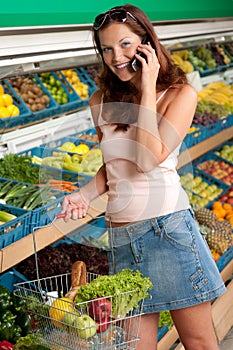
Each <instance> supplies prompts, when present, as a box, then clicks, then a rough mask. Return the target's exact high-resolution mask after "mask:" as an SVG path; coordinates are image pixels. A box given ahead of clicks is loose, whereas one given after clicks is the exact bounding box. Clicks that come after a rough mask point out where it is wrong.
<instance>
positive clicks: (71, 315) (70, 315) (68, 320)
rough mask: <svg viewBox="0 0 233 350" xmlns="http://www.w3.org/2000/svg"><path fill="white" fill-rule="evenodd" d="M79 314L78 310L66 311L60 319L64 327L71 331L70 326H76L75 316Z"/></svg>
mask: <svg viewBox="0 0 233 350" xmlns="http://www.w3.org/2000/svg"><path fill="white" fill-rule="evenodd" d="M79 316H80V313H79V312H67V313H66V314H65V315H64V316H63V317H62V319H61V321H62V322H63V323H64V325H63V326H64V328H65V329H67V330H68V331H71V330H72V327H76V322H77V317H79Z"/></svg>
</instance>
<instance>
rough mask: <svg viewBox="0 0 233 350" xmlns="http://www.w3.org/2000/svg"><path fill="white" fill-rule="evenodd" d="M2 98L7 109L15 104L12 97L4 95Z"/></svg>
mask: <svg viewBox="0 0 233 350" xmlns="http://www.w3.org/2000/svg"><path fill="white" fill-rule="evenodd" d="M1 96H2V98H3V101H4V105H5V107H7V106H9V105H12V104H13V98H12V97H11V95H8V94H3V95H1Z"/></svg>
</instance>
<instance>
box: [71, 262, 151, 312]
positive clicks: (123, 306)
mask: <svg viewBox="0 0 233 350" xmlns="http://www.w3.org/2000/svg"><path fill="white" fill-rule="evenodd" d="M152 287H153V285H152V282H151V280H150V279H149V278H148V277H144V276H143V275H142V274H141V272H139V271H138V270H137V271H132V270H130V269H123V270H122V271H120V272H119V273H117V274H115V275H105V276H99V277H97V278H96V279H94V280H92V281H91V282H90V283H89V284H87V285H85V286H81V287H80V288H79V291H78V295H77V296H76V299H75V302H76V304H78V303H80V302H85V301H89V300H93V299H96V298H100V297H110V296H111V298H110V301H111V303H112V316H113V317H115V318H120V317H124V316H125V315H126V314H127V313H128V312H129V311H131V310H132V309H133V308H137V307H138V303H139V302H140V301H142V300H143V299H144V298H146V297H148V296H149V294H148V290H149V289H152ZM76 306H77V307H78V305H76Z"/></svg>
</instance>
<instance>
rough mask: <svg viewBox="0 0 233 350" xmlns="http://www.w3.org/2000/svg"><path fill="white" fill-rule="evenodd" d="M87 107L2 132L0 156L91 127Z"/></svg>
mask: <svg viewBox="0 0 233 350" xmlns="http://www.w3.org/2000/svg"><path fill="white" fill-rule="evenodd" d="M92 125H93V123H92V118H91V111H90V108H89V107H85V108H83V109H80V110H79V111H76V112H72V113H71V114H69V115H64V116H57V117H56V118H48V120H47V121H45V120H41V122H37V123H35V124H34V125H30V126H27V127H23V125H22V128H17V129H16V130H13V131H9V132H6V133H2V134H1V137H0V158H1V157H2V156H3V155H4V154H6V153H9V152H11V153H18V152H21V151H24V150H27V149H30V148H32V147H36V146H40V145H41V144H43V143H47V142H50V141H54V140H57V139H59V138H63V137H66V136H70V135H72V134H75V133H77V132H80V131H82V130H85V129H88V128H90V127H92Z"/></svg>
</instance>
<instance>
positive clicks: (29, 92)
mask: <svg viewBox="0 0 233 350" xmlns="http://www.w3.org/2000/svg"><path fill="white" fill-rule="evenodd" d="M9 82H10V84H11V85H12V87H13V88H14V90H15V91H16V93H17V94H18V95H19V96H20V97H21V98H22V99H23V100H24V101H25V103H26V105H27V106H28V107H29V109H30V110H31V111H32V112H37V111H41V110H44V109H46V108H47V107H48V106H49V104H50V97H49V96H48V94H46V93H45V92H44V91H43V90H42V88H41V86H40V85H39V84H38V82H37V81H36V80H35V78H34V77H32V76H30V75H29V76H24V77H19V78H11V79H9Z"/></svg>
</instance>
